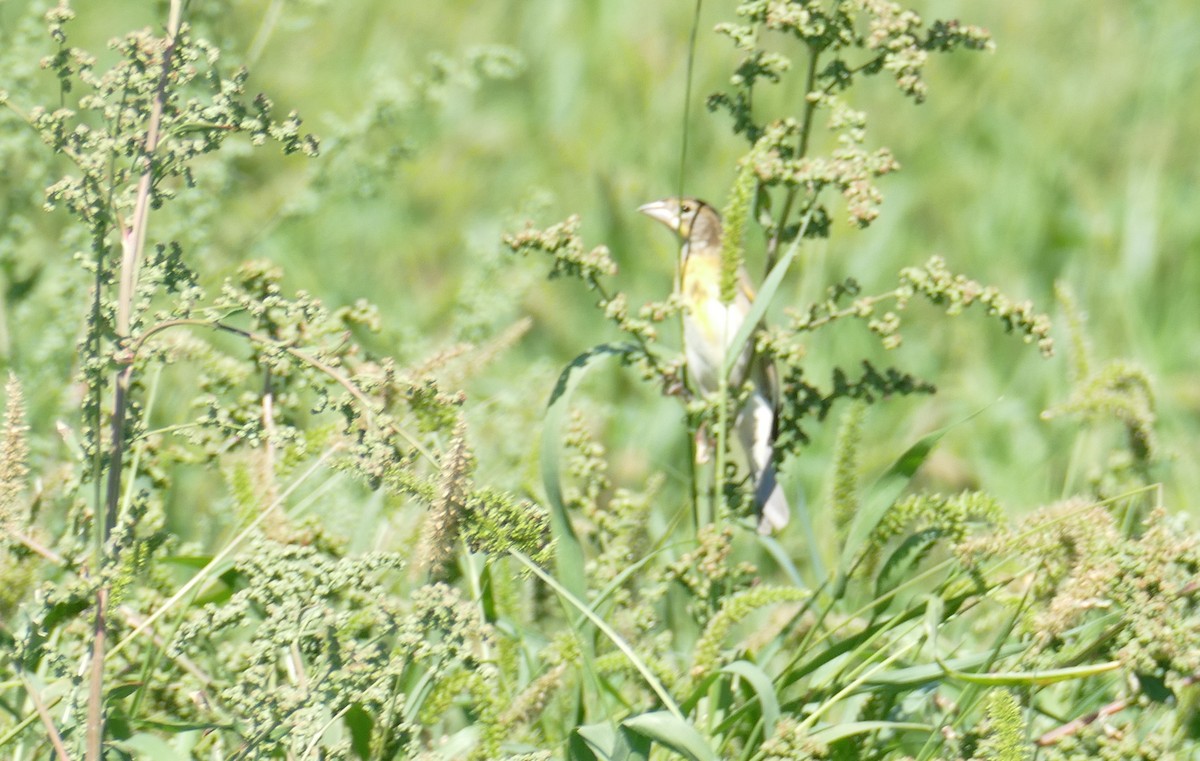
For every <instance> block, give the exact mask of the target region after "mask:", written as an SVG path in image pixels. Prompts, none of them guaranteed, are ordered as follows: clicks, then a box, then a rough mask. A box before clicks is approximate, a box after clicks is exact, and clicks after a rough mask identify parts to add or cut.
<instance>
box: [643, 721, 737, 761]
mask: <svg viewBox="0 0 1200 761" xmlns="http://www.w3.org/2000/svg"><path fill="white" fill-rule="evenodd" d="M621 726H622V727H625V728H627V729H630V730H632V731H633V732H636V733H637V734H639V735H642V736H644V737H648V738H650V739H651V740H653V741H654V742H656V743H658V744H659V745H661V746H663V747H664V748H667V749H669V750H673V751H675V752H676V753H679V754H680V755H682V756H684V757H686V758H690V759H692V761H717V754H716V753H715V752H713V749H712V748H711V747H710V746H709V744H708V741H707V740H705V739H704V737H703V736H702V735H701V734H700V732H699V731H698V730H697V729H696V728H695V727H693V726H692V725H691V724H689V723H688V722H687V720H685V719H684V718H682V717H681V716H677V715H675V714H673V713H669V712H667V711H653V712H651V713H643V714H640V715H638V716H632V717H630V718H628V719H626V720H625V721H623V722H621Z"/></svg>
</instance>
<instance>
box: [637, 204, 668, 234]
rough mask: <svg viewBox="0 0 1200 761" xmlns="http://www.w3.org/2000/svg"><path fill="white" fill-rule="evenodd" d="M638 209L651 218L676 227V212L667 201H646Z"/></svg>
mask: <svg viewBox="0 0 1200 761" xmlns="http://www.w3.org/2000/svg"><path fill="white" fill-rule="evenodd" d="M638 211H640V212H641V213H643V214H645V215H646V216H647V217H650V218H651V219H657V220H658V221H659V222H662V223H663V224H664V225H666V226H667V227H670V228H674V227H675V226H676V225H677V223H678V220H677V219H675V214H674V213H673V212H672V211H671V209H670V208H669V207H668V206H667V203H666V201H651V202H650V203H644V204H642V205H641V206H639V207H638Z"/></svg>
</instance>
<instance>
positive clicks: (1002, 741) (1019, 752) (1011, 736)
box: [977, 690, 1033, 761]
mask: <svg viewBox="0 0 1200 761" xmlns="http://www.w3.org/2000/svg"><path fill="white" fill-rule="evenodd" d="M983 712H984V715H985V716H986V718H987V732H986V734H985V736H984V738H983V740H982V741H981V742H980V743H979V752H978V754H977V755H978V757H979V758H981V759H985V761H1028V760H1029V759H1030V758H1032V757H1033V751H1032V749H1031V748H1030V746H1029V742H1028V741H1027V740H1026V739H1025V731H1026V730H1025V719H1024V718H1023V717H1022V716H1021V704H1020V703H1019V702H1017V699H1016V698H1015V697H1013V694H1012V693H1011V692H1009V691H1008V690H992V691H990V692H988V694H987V695H986V696H985V697H984V699H983Z"/></svg>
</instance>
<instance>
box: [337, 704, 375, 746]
mask: <svg viewBox="0 0 1200 761" xmlns="http://www.w3.org/2000/svg"><path fill="white" fill-rule="evenodd" d="M342 721H344V722H345V723H346V728H347V729H348V730H350V749H351V750H353V751H354V755H356V756H358V757H359V758H362V759H369V758H370V757H371V732H372V731H374V726H375V722H374V720H373V719H372V718H371V715H370V714H369V713H367V712H366V711H365V710H364V709H363V707H362V706H361V705H359V704H358V703H355V704H354V705H352V706H350V708H349V709H347V710H346V715H345V716H343V717H342Z"/></svg>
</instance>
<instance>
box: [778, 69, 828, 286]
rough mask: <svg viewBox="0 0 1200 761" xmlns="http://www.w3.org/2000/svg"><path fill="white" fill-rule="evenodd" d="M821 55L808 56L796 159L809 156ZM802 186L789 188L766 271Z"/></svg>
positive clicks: (780, 213) (815, 111)
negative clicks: (814, 90)
mask: <svg viewBox="0 0 1200 761" xmlns="http://www.w3.org/2000/svg"><path fill="white" fill-rule="evenodd" d="M820 57H821V54H820V52H819V51H818V50H816V49H815V48H811V47H810V48H809V56H808V71H807V73H806V77H805V81H804V116H803V121H802V123H801V127H800V138H799V143H798V144H797V147H796V158H804V157H805V156H807V155H808V144H809V139H810V136H811V135H812V125H813V118H814V117H815V116H816V113H817V104H816V103H814V102H813V101H812V100H810V99H809V97H808V96H809V95H810V94H811V93H812V92H813V88H814V87H816V84H817V63H818V61H819V59H820ZM799 190H800V186H798V185H791V186H790V187H788V191H787V196H786V197H785V198H784V201H783V210H782V211H780V212H779V219H778V220H777V221H776V224H775V232H774V233H772V235H771V239H770V240H769V241H767V258H766V271H767V272H770V271H771V270H772V269H773V268H774V267H775V261H776V259H777V258H778V255H779V244H780V242H781V240H782V238H783V232H784V230H786V229H787V223H788V220H789V219H790V218H791V215H792V206H794V205H795V202H796V194H797V193H798V192H799Z"/></svg>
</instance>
